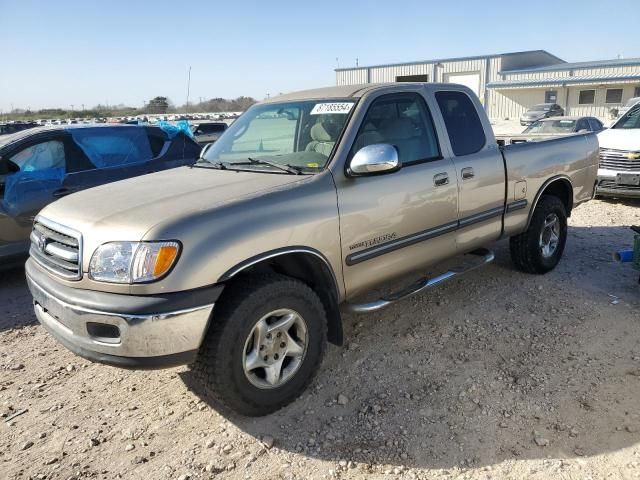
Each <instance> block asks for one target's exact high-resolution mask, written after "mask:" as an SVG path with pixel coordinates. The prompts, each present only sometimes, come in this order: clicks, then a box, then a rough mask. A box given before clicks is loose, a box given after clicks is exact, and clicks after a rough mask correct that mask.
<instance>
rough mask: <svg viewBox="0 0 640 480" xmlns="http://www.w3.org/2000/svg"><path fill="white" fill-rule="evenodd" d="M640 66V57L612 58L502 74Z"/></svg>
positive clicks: (506, 71)
mask: <svg viewBox="0 0 640 480" xmlns="http://www.w3.org/2000/svg"><path fill="white" fill-rule="evenodd" d="M629 65H631V66H633V65H638V66H640V58H614V59H610V60H595V61H592V62H564V63H559V64H556V65H545V66H543V67H531V68H523V69H520V70H503V71H501V72H500V74H505V75H508V74H515V73H528V72H557V71H559V70H579V69H583V68H604V67H625V66H629Z"/></svg>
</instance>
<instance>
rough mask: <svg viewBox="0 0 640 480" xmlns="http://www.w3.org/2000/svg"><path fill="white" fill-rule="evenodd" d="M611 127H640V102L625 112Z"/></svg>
mask: <svg viewBox="0 0 640 480" xmlns="http://www.w3.org/2000/svg"><path fill="white" fill-rule="evenodd" d="M611 128H640V104H638V105H636V106H635V107H633V108H632V109H631V110H629V111H628V112H627V113H625V114H624V115H623V116H622V117H620V120H618V121H617V122H616V124H615V125H614V126H613V127H611Z"/></svg>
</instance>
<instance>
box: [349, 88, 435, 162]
mask: <svg viewBox="0 0 640 480" xmlns="http://www.w3.org/2000/svg"><path fill="white" fill-rule="evenodd" d="M376 143H386V144H389V145H393V146H395V147H396V148H397V150H398V158H399V159H400V161H401V162H402V164H403V165H411V164H412V163H417V162H422V161H426V160H432V159H435V158H440V149H439V146H438V139H437V136H436V132H435V128H434V126H433V121H432V120H431V115H430V114H429V111H428V110H427V106H426V105H425V103H424V100H422V98H421V97H420V96H419V95H417V94H402V95H385V96H382V97H380V98H378V99H377V100H375V101H374V102H373V103H372V104H371V106H370V107H369V110H368V111H367V114H366V115H365V117H364V120H363V121H362V125H360V130H359V131H358V135H357V137H356V140H355V142H354V144H353V148H352V151H351V154H352V155H353V154H355V153H356V152H357V151H358V150H360V149H361V148H362V147H366V146H367V145H373V144H376Z"/></svg>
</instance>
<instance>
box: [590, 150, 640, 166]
mask: <svg viewBox="0 0 640 480" xmlns="http://www.w3.org/2000/svg"><path fill="white" fill-rule="evenodd" d="M634 156H638V158H633V157H634ZM629 157H631V158H629ZM600 168H606V169H607V170H619V171H625V172H640V152H631V151H629V150H612V149H605V148H601V149H600Z"/></svg>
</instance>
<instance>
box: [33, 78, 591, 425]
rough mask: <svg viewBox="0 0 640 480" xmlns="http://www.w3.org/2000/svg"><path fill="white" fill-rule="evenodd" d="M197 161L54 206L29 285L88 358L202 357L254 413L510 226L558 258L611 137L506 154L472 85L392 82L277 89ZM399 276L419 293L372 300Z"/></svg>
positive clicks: (39, 311)
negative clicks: (358, 320)
mask: <svg viewBox="0 0 640 480" xmlns="http://www.w3.org/2000/svg"><path fill="white" fill-rule="evenodd" d="M201 155H202V157H201V159H200V160H199V161H198V162H196V163H195V164H194V165H193V166H191V167H181V168H177V169H174V170H171V171H167V172H159V173H153V174H150V175H146V176H143V177H138V178H134V179H129V180H124V181H121V182H116V183H113V184H110V185H108V186H100V187H96V188H93V189H90V190H87V191H83V192H79V193H76V194H73V195H70V196H68V197H65V198H63V199H61V200H59V201H57V202H55V203H53V204H51V205H49V206H47V207H46V208H44V209H43V210H42V212H41V213H40V214H39V215H38V217H37V218H36V220H35V222H34V229H33V234H32V246H31V258H30V259H29V260H28V261H27V264H26V275H27V280H28V284H29V288H30V290H31V293H32V295H33V299H34V308H35V313H36V316H37V318H38V319H39V321H40V322H41V324H42V325H43V326H44V327H45V328H46V329H47V330H48V331H49V332H50V333H51V335H53V336H54V337H55V338H56V339H57V340H58V341H59V342H60V343H62V344H63V345H64V346H66V347H67V348H68V349H70V350H71V351H73V352H75V353H76V354H78V355H81V356H83V357H85V358H88V359H90V360H93V361H97V362H103V363H106V364H111V365H115V366H119V367H125V368H137V369H142V368H163V367H170V366H176V365H183V364H190V365H191V368H192V371H193V378H195V379H197V380H198V381H199V382H201V385H202V387H203V391H205V392H211V394H212V397H214V398H215V397H217V398H218V399H219V400H221V401H222V402H223V404H226V405H227V406H229V407H231V408H232V409H234V410H236V411H237V412H239V413H241V414H244V415H251V416H257V415H264V414H268V413H270V412H273V411H275V410H277V409H279V408H281V407H282V406H284V405H286V404H287V403H289V402H291V401H293V400H294V399H295V398H296V397H297V396H298V395H299V394H300V393H301V392H302V391H303V390H304V388H305V387H306V386H307V384H308V383H309V382H310V380H311V378H312V376H313V374H314V372H315V371H316V370H317V369H318V367H319V365H320V363H321V360H322V357H323V353H324V351H325V346H326V343H327V341H329V342H332V343H334V344H337V345H340V344H342V341H343V338H342V337H343V333H342V313H344V312H352V313H365V312H371V311H375V310H379V309H381V308H384V307H386V306H388V305H390V304H392V303H394V302H397V301H400V300H401V299H403V298H405V297H408V296H410V295H414V294H416V293H418V292H422V291H425V290H427V289H429V288H430V287H433V286H435V285H437V284H439V283H441V282H443V281H446V280H449V279H452V278H455V277H456V276H457V275H459V274H462V273H464V272H465V271H468V270H470V269H472V268H475V267H478V266H480V265H483V264H486V263H488V262H490V261H492V260H493V257H494V255H493V253H492V251H491V250H489V249H487V245H490V244H491V243H493V242H495V241H496V240H499V239H502V238H510V248H511V257H512V259H513V264H514V266H515V267H516V268H517V269H519V270H522V271H524V272H529V273H537V274H542V273H545V272H548V271H549V270H551V269H553V268H554V267H555V266H556V264H557V263H558V261H559V260H560V257H561V256H562V252H563V250H564V246H565V241H566V239H567V217H568V216H569V215H570V214H571V211H572V209H573V208H575V206H576V205H578V204H579V203H581V202H584V201H587V200H589V199H591V198H592V197H593V195H594V188H595V179H596V171H597V167H598V165H597V163H598V141H597V139H596V136H595V135H593V134H579V135H575V136H571V137H566V138H561V139H555V140H549V141H543V142H538V143H524V144H518V145H509V146H506V147H504V148H499V147H498V145H497V144H496V141H495V138H494V135H493V132H492V130H491V126H490V123H489V120H488V118H487V117H486V115H485V113H484V110H483V108H482V105H481V104H480V102H479V101H478V99H477V97H476V96H475V95H474V94H473V93H472V91H471V90H469V89H468V88H466V87H464V86H461V85H450V84H435V83H432V84H429V83H427V84H423V83H406V84H398V83H394V84H376V85H372V84H369V85H358V86H340V87H332V88H324V89H316V90H309V91H303V92H298V93H292V94H286V95H283V96H279V97H276V98H272V99H269V100H267V101H265V102H262V103H260V104H257V105H255V106H253V107H251V108H250V109H249V110H247V112H246V113H244V114H243V115H242V116H241V117H240V118H239V119H238V120H236V121H235V122H234V123H233V124H232V125H231V126H230V127H229V129H228V130H227V131H226V132H225V133H224V134H223V135H222V136H221V137H220V139H219V140H218V141H217V142H216V143H215V144H213V145H211V146H210V147H207V148H206V149H205V150H204V151H203V153H202V154H201ZM54 247H55V248H54ZM452 257H456V258H455V259H454V258H452ZM447 259H451V260H450V262H448V263H453V264H454V265H453V266H452V267H451V268H450V269H448V270H446V271H445V272H444V273H441V274H439V275H436V276H432V277H426V278H422V279H421V280H420V281H419V282H417V283H416V282H413V281H412V282H409V280H408V279H409V278H412V279H415V278H416V277H415V276H416V274H418V273H419V272H422V273H423V274H424V272H425V271H427V269H428V268H429V267H430V266H433V265H436V264H438V263H441V262H443V261H444V260H447ZM396 280H399V281H400V284H402V281H403V280H405V281H406V283H408V284H409V285H407V286H406V287H403V288H400V289H398V290H391V291H389V292H388V293H386V294H384V295H381V296H380V298H374V299H367V300H366V301H365V300H363V299H362V295H363V294H365V293H366V292H371V291H372V289H373V288H374V287H380V288H381V289H382V290H383V291H384V290H385V289H384V288H383V286H384V285H385V284H386V285H388V284H389V282H391V281H396ZM386 290H390V289H386Z"/></svg>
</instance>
